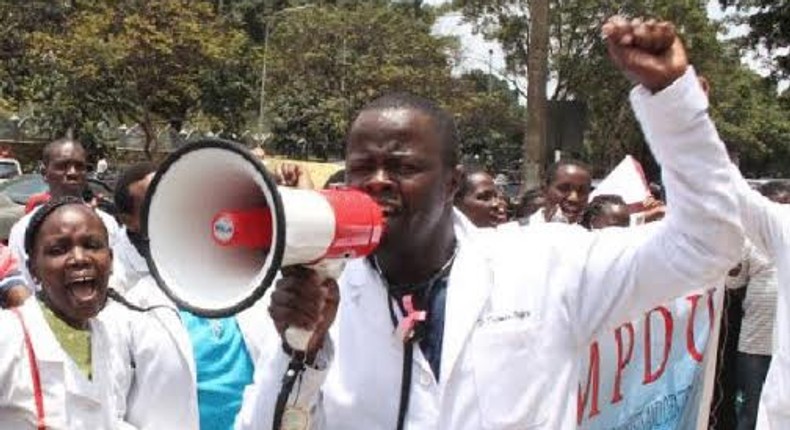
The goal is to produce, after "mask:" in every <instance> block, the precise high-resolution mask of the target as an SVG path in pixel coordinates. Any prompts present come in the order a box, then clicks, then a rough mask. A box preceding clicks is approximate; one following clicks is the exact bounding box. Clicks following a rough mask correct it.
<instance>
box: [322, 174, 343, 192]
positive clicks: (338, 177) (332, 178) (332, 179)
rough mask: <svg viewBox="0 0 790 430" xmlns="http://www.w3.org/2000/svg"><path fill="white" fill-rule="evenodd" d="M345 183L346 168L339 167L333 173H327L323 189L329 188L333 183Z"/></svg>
mask: <svg viewBox="0 0 790 430" xmlns="http://www.w3.org/2000/svg"><path fill="white" fill-rule="evenodd" d="M345 183H346V169H340V170H338V171H337V172H335V173H332V174H331V175H329V177H328V178H326V182H324V189H327V188H329V187H330V186H332V185H335V184H345Z"/></svg>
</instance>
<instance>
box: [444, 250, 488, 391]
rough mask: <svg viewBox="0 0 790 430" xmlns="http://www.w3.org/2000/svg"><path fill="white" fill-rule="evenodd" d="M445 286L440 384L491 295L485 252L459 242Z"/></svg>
mask: <svg viewBox="0 0 790 430" xmlns="http://www.w3.org/2000/svg"><path fill="white" fill-rule="evenodd" d="M459 246H461V249H460V250H459V252H458V256H457V257H456V260H455V263H454V264H453V268H452V271H451V272H450V278H449V284H448V286H447V304H446V308H445V317H444V343H443V346H442V364H441V379H442V381H440V382H441V383H442V384H444V383H445V381H446V380H447V379H448V378H449V377H450V375H451V374H452V372H453V369H454V367H455V365H456V363H457V361H458V357H459V356H460V354H461V351H462V350H463V347H464V345H465V344H466V342H467V341H468V339H469V337H470V335H471V333H472V331H473V330H474V327H475V326H476V324H477V320H478V318H479V316H480V313H481V312H482V311H483V308H484V307H485V305H486V303H488V298H489V295H490V293H491V288H492V285H493V276H492V273H491V270H490V268H489V263H488V259H487V258H486V254H485V251H484V250H482V249H477V247H475V245H474V243H473V242H472V241H468V240H464V241H459Z"/></svg>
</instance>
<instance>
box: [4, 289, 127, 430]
mask: <svg viewBox="0 0 790 430" xmlns="http://www.w3.org/2000/svg"><path fill="white" fill-rule="evenodd" d="M19 309H20V311H21V312H22V315H23V318H24V320H25V325H26V326H27V329H28V332H29V335H30V339H31V342H32V345H33V350H34V351H35V355H36V362H37V363H38V371H39V375H40V378H41V390H42V393H43V404H44V419H45V423H46V425H47V429H62V430H70V429H97V430H100V429H116V428H130V427H128V425H127V424H125V423H123V422H122V420H123V414H124V409H125V406H124V403H125V401H126V392H127V390H128V389H129V387H130V385H131V384H132V380H133V370H132V367H131V364H130V360H129V357H130V356H129V354H125V352H126V351H127V350H126V348H125V345H126V341H125V339H127V338H126V337H125V336H124V335H123V334H122V333H121V332H119V331H118V330H117V327H118V326H117V325H116V322H117V321H118V319H119V318H121V319H123V318H124V317H122V316H119V312H120V313H121V314H122V313H123V312H124V311H123V310H122V309H119V308H118V307H117V305H115V304H109V305H108V306H107V307H106V308H105V309H104V310H103V311H102V314H100V315H104V316H105V317H107V316H109V319H108V320H105V319H103V318H102V317H101V316H100V317H98V318H94V319H93V320H91V322H90V331H91V366H92V379H88V378H87V377H86V376H85V375H84V374H83V373H82V371H80V370H79V368H78V367H77V365H76V364H75V363H74V361H73V360H72V359H71V358H70V357H69V356H68V354H67V353H66V352H65V351H64V350H63V349H62V348H61V347H60V344H59V343H58V340H57V339H56V338H55V335H54V333H53V332H52V330H51V329H50V327H49V324H47V322H46V320H45V318H44V316H43V314H42V311H41V308H40V307H39V304H38V303H37V301H36V300H35V299H30V300H27V301H26V302H25V304H24V305H23V306H21V307H20V308H19ZM0 327H3V336H0V428H3V429H35V428H36V426H35V423H36V419H37V414H36V408H35V403H34V400H33V382H32V374H31V368H30V360H29V359H28V352H27V349H26V347H25V342H24V335H23V331H22V326H21V324H20V323H19V320H18V319H17V317H16V316H15V315H13V313H12V312H11V311H9V310H3V311H0Z"/></svg>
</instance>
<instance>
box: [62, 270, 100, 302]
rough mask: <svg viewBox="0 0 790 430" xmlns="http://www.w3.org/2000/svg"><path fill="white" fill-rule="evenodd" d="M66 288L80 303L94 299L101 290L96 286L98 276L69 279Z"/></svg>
mask: <svg viewBox="0 0 790 430" xmlns="http://www.w3.org/2000/svg"><path fill="white" fill-rule="evenodd" d="M66 289H67V290H68V292H69V294H70V295H71V296H72V297H73V298H74V299H75V300H76V301H77V302H78V303H85V302H90V301H92V300H94V299H95V298H96V297H97V295H98V292H99V289H98V288H96V278H94V277H88V276H84V277H79V278H75V279H73V280H69V281H68V283H66Z"/></svg>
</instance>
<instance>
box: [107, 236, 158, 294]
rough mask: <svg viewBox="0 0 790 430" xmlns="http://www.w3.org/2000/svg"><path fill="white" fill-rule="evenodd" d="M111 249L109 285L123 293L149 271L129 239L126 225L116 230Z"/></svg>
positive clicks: (143, 259)
mask: <svg viewBox="0 0 790 430" xmlns="http://www.w3.org/2000/svg"><path fill="white" fill-rule="evenodd" d="M112 250H113V266H112V278H111V279H110V285H112V287H113V288H115V289H116V290H117V291H118V292H121V293H125V292H126V291H128V290H129V289H130V288H132V287H133V286H135V285H136V284H137V283H138V282H140V280H141V279H142V278H144V277H146V276H148V275H149V274H150V273H151V272H150V270H149V269H148V263H147V262H146V261H145V258H143V256H142V255H140V253H139V252H138V251H137V248H135V247H134V245H132V242H131V241H130V240H129V236H127V234H126V226H123V227H121V228H120V229H119V230H118V235H117V236H116V238H115V244H114V245H113V248H112Z"/></svg>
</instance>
